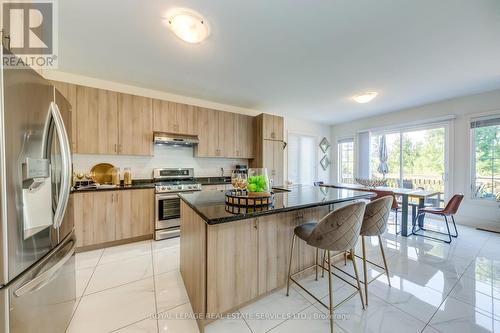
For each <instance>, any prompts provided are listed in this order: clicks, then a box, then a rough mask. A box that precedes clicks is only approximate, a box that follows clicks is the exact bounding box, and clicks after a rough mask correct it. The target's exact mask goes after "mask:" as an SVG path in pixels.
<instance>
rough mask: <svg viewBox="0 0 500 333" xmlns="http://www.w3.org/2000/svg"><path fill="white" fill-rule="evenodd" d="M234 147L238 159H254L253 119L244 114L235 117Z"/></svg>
mask: <svg viewBox="0 0 500 333" xmlns="http://www.w3.org/2000/svg"><path fill="white" fill-rule="evenodd" d="M235 122H236V125H235V130H236V133H235V138H236V141H235V145H236V156H235V157H238V158H248V159H250V158H253V157H254V126H253V117H252V116H247V115H244V114H236V115H235Z"/></svg>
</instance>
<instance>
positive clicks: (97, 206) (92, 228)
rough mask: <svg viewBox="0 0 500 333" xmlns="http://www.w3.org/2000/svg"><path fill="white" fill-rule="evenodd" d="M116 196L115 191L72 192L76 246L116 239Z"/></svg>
mask: <svg viewBox="0 0 500 333" xmlns="http://www.w3.org/2000/svg"><path fill="white" fill-rule="evenodd" d="M116 196H117V192H116V191H107V192H88V193H76V194H73V207H74V214H75V219H74V220H75V234H76V246H77V247H82V246H90V245H95V244H100V243H106V242H111V241H114V240H115V239H116V237H115V221H116V214H115V213H116V206H115V201H117V198H116Z"/></svg>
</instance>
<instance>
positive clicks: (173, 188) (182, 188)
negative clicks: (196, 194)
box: [155, 179, 201, 193]
mask: <svg viewBox="0 0 500 333" xmlns="http://www.w3.org/2000/svg"><path fill="white" fill-rule="evenodd" d="M155 191H156V193H169V192H186V191H201V184H200V183H197V182H196V181H195V180H194V179H182V180H170V181H169V180H162V181H157V182H156V183H155Z"/></svg>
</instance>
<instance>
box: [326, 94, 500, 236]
mask: <svg viewBox="0 0 500 333" xmlns="http://www.w3.org/2000/svg"><path fill="white" fill-rule="evenodd" d="M495 111H498V113H500V90H495V91H492V92H487V93H482V94H477V95H471V96H465V97H460V98H455V99H452V100H447V101H443V102H439V103H433V104H428V105H424V106H420V107H416V108H411V109H405V110H401V111H396V112H392V113H387V114H384V115H380V116H375V117H369V118H363V119H360V120H357V121H353V122H349V123H343V124H338V125H334V126H332V127H331V137H332V142H333V143H335V144H332V146H333V147H334V150H333V151H332V152H333V154H334V155H333V156H337V155H336V148H337V145H336V141H337V139H338V138H342V137H346V136H355V135H356V133H357V132H359V131H362V130H367V129H372V128H383V127H394V126H398V125H404V124H407V123H415V122H418V121H422V120H426V119H436V118H439V117H444V116H447V115H454V116H455V117H456V118H455V119H454V120H452V125H451V127H452V128H451V131H452V139H451V140H452V143H451V147H450V148H451V160H450V166H451V167H452V170H450V171H451V172H452V176H451V183H450V186H451V189H452V191H453V192H454V193H458V192H462V193H464V194H465V200H464V203H463V205H462V207H461V210H460V211H459V214H458V216H457V222H459V223H464V224H471V225H484V226H487V225H493V226H496V227H498V226H500V209H499V205H498V203H496V202H486V201H482V200H477V199H471V197H472V196H471V189H470V183H471V176H470V175H471V167H470V165H471V164H470V155H471V154H470V130H469V120H470V118H471V117H473V116H474V115H477V114H482V113H490V112H495ZM331 170H332V173H331V177H332V179H333V180H334V181H337V173H336V170H337V161H336V159H335V161H334V165H332V169H331Z"/></svg>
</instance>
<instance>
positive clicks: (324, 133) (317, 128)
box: [284, 117, 333, 183]
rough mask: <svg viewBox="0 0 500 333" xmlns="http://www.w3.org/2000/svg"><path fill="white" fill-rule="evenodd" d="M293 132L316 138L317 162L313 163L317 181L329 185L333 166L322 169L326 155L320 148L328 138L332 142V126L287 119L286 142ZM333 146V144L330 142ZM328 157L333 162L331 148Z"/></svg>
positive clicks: (286, 158) (286, 161)
mask: <svg viewBox="0 0 500 333" xmlns="http://www.w3.org/2000/svg"><path fill="white" fill-rule="evenodd" d="M290 132H293V133H298V134H305V135H310V136H314V137H315V138H316V149H317V157H316V160H315V161H311V162H312V163H314V164H315V167H316V169H317V180H318V181H324V182H325V183H328V182H329V181H330V171H331V170H332V167H333V165H330V167H329V168H328V169H327V170H326V171H325V170H323V168H322V167H321V165H320V163H319V161H320V160H321V159H322V158H323V156H324V155H325V154H324V153H323V151H322V150H321V149H320V148H319V143H320V141H321V139H323V138H324V137H326V138H327V139H328V140H329V141H330V137H331V135H330V126H329V125H323V124H319V123H316V122H313V121H308V120H304V119H296V118H289V117H287V118H285V141H288V133H290ZM330 144H331V142H330ZM287 152H288V150H285V178H284V179H285V180H287V175H288V172H287V169H288V154H287ZM326 155H327V156H328V158H329V159H330V161H332V157H331V156H333V155H332V148H330V149H329V150H328V151H327V152H326ZM332 162H333V161H332Z"/></svg>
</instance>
